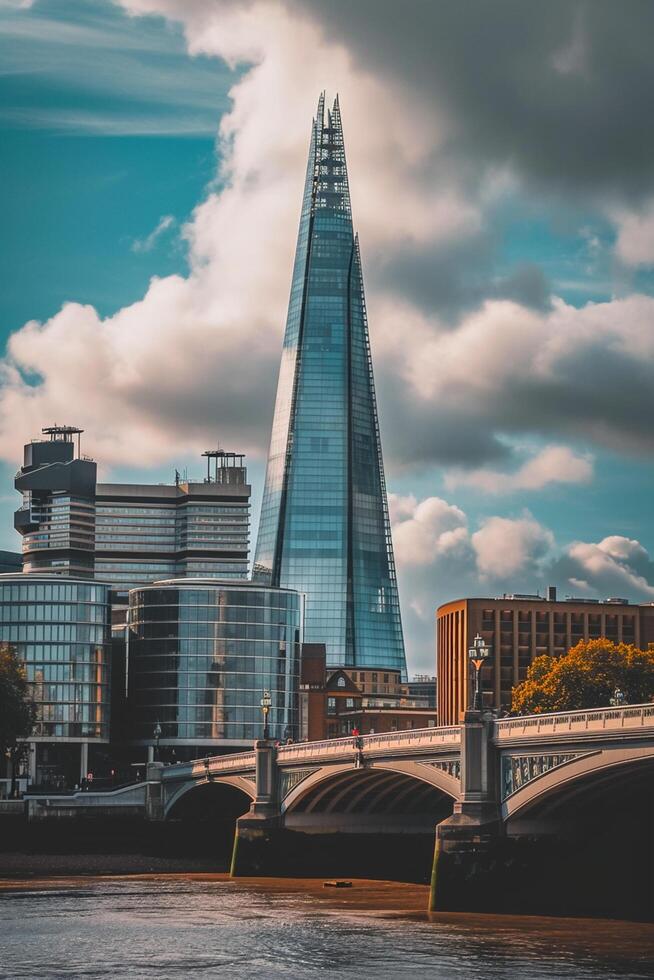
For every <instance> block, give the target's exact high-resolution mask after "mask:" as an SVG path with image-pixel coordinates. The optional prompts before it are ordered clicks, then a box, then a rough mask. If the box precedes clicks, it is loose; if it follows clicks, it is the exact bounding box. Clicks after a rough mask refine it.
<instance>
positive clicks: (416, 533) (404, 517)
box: [389, 494, 469, 566]
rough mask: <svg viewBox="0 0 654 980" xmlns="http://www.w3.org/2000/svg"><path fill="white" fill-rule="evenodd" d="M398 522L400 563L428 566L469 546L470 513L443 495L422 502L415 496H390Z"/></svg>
mask: <svg viewBox="0 0 654 980" xmlns="http://www.w3.org/2000/svg"><path fill="white" fill-rule="evenodd" d="M389 509H390V514H391V520H392V521H394V522H395V532H394V538H393V540H394V543H395V556H396V558H397V561H398V564H400V565H411V566H415V565H428V564H430V563H431V562H432V561H433V560H434V558H435V557H436V556H445V555H450V556H451V555H452V553H453V552H456V551H459V550H460V549H461V548H465V547H466V546H467V545H468V541H469V536H468V529H467V518H466V515H465V514H464V513H463V511H462V510H460V509H459V508H458V507H455V506H453V505H451V504H448V503H447V502H446V501H445V500H442V499H441V498H440V497H428V498H427V499H426V500H423V501H421V502H420V503H418V502H417V501H416V499H415V497H398V496H397V495H395V494H391V495H390V497H389Z"/></svg>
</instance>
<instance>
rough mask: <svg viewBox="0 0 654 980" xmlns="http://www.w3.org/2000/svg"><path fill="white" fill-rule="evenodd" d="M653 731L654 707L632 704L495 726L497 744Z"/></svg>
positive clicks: (506, 721) (530, 717) (501, 722)
mask: <svg viewBox="0 0 654 980" xmlns="http://www.w3.org/2000/svg"><path fill="white" fill-rule="evenodd" d="M643 730H644V731H646V732H649V731H651V732H652V733H654V704H631V705H628V706H625V707H624V708H593V709H591V710H588V711H558V712H554V713H551V714H549V713H548V714H542V715H527V716H525V717H524V718H503V719H501V720H498V721H496V722H495V741H496V742H508V741H511V740H513V739H516V740H518V739H520V740H522V739H525V738H530V739H531V738H533V739H547V738H548V737H554V738H561V737H564V736H566V735H568V734H571V733H572V734H575V733H576V734H584V733H588V734H589V735H593V734H597V735H600V734H601V733H604V732H605V733H607V734H611V733H615V734H616V735H618V734H620V733H621V732H637V731H643Z"/></svg>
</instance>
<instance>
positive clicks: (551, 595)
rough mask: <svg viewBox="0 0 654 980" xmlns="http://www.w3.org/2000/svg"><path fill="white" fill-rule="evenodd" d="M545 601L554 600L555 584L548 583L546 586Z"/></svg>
mask: <svg viewBox="0 0 654 980" xmlns="http://www.w3.org/2000/svg"><path fill="white" fill-rule="evenodd" d="M547 601H548V602H556V586H555V585H548V586H547Z"/></svg>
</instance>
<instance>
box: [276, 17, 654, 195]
mask: <svg viewBox="0 0 654 980" xmlns="http://www.w3.org/2000/svg"><path fill="white" fill-rule="evenodd" d="M288 3H289V5H290V6H292V7H294V8H295V9H296V10H299V11H304V12H306V13H308V14H309V16H310V17H311V18H312V19H314V20H316V21H318V22H319V23H320V24H321V25H322V26H323V29H324V30H325V32H326V33H327V35H328V36H330V37H332V38H334V39H336V40H338V41H341V42H342V43H344V44H345V45H346V46H347V48H348V50H349V51H350V52H351V53H352V54H353V56H354V57H355V58H357V59H359V61H360V62H361V63H362V64H363V65H364V66H365V67H368V68H369V69H370V70H372V71H373V72H374V73H375V74H377V75H382V76H384V75H385V76H386V77H389V78H390V77H393V78H394V80H395V81H397V82H399V83H400V84H401V85H403V86H409V87H410V89H411V90H412V93H413V95H414V97H415V98H416V99H418V100H420V101H421V102H422V103H423V105H425V104H426V105H428V104H429V103H430V102H431V103H432V104H433V105H434V107H435V109H436V110H437V112H438V113H442V112H445V114H446V117H447V120H448V122H449V126H450V144H449V152H450V153H451V154H452V156H453V158H457V157H458V158H459V159H460V160H462V161H465V163H466V166H469V165H470V162H471V161H477V163H478V165H479V167H480V168H484V167H486V166H488V165H505V164H508V165H510V166H511V167H512V168H514V169H515V170H516V171H517V172H518V173H519V174H520V175H522V176H523V177H524V178H526V179H527V180H528V181H529V180H532V179H533V180H535V181H538V182H546V183H548V184H552V185H556V186H559V187H560V188H562V189H573V190H574V191H575V192H576V193H578V192H582V193H590V194H593V193H595V192H600V193H604V192H609V193H610V194H614V195H615V196H617V197H624V198H630V197H638V196H640V195H642V194H643V193H645V192H647V191H649V190H650V189H651V187H652V184H653V182H654V168H652V157H653V155H654V129H652V127H651V125H649V118H650V114H651V99H652V91H653V88H654V59H653V58H652V37H654V4H653V3H651V2H650V0H626V2H623V3H617V2H615V0H592V2H579V0H550V2H548V3H541V4H537V3H525V2H524V0H495V2H493V3H489V2H486V0H467V2H436V3H435V2H433V0H409V2H406V3H398V2H397V0H357V2H356V3H349V2H347V3H346V2H345V0H288ZM381 108H382V107H380V109H381ZM434 118H435V120H436V113H435V116H434ZM389 124H391V125H392V120H390V121H389Z"/></svg>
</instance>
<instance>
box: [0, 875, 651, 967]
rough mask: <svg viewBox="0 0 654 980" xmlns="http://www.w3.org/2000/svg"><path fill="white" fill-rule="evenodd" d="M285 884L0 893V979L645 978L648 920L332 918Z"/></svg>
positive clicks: (360, 913) (107, 881)
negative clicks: (645, 922) (273, 887)
mask: <svg viewBox="0 0 654 980" xmlns="http://www.w3.org/2000/svg"><path fill="white" fill-rule="evenodd" d="M285 887H288V889H289V890H288V891H284V892H279V891H271V890H269V889H267V888H265V887H259V886H258V885H250V884H248V883H245V882H240V883H238V884H237V885H235V884H234V883H230V882H229V881H225V880H224V879H220V878H216V879H213V880H212V879H211V878H207V877H204V878H200V879H194V878H189V877H185V876H159V877H148V878H113V879H112V878H96V879H88V880H80V879H70V880H69V881H66V880H63V879H62V880H61V881H60V882H58V883H57V884H56V885H54V886H52V885H51V886H50V887H49V888H47V889H45V890H40V888H39V887H38V886H31V885H28V886H26V887H23V888H22V889H21V890H16V891H4V892H3V891H0V978H2V980H5V978H6V980H10V978H11V980H14V978H18V977H30V978H32V977H33V978H36V977H40V978H47V980H49V978H59V977H87V978H95V977H98V978H100V977H109V976H111V977H113V978H116V980H123V978H129V980H135V978H146V977H147V978H149V980H168V978H176V980H177V978H182V977H188V976H190V975H196V974H197V975H198V976H202V977H220V978H232V977H238V978H246V977H247V978H248V980H250V978H252V980H258V978H264V977H265V978H267V980H269V978H275V977H284V978H293V980H303V978H309V977H318V976H320V977H323V976H324V977H326V976H328V975H330V974H331V975H332V976H335V977H356V978H358V980H361V978H367V977H374V978H375V980H387V978H392V980H397V978H398V977H399V976H401V977H402V978H406V977H409V978H411V977H418V976H420V977H421V978H424V977H429V978H443V980H457V978H465V980H474V978H477V977H479V978H484V980H493V978H502V980H504V978H506V977H508V976H511V977H515V978H516V980H517V978H519V980H543V978H548V980H549V978H557V977H562V978H570V980H586V978H587V980H599V978H602V980H610V978H614V977H615V978H618V977H619V978H634V980H635V978H645V977H651V976H652V970H651V960H650V959H649V955H651V952H652V950H653V949H654V927H650V926H639V925H636V924H633V923H632V924H628V923H625V924H620V923H606V922H601V921H597V922H591V921H588V920H584V921H582V920H578V921H577V922H572V921H567V922H565V921H563V922H561V923H557V922H556V920H551V919H548V920H545V919H535V918H527V917H524V918H511V919H504V918H499V917H497V918H495V917H493V918H491V917H488V916H484V917H482V918H480V919H479V920H477V919H475V917H473V916H448V917H445V918H444V919H443V920H438V921H428V919H427V917H426V916H424V915H418V914H413V915H405V916H401V915H398V914H397V913H396V912H393V911H391V908H392V905H393V901H392V900H391V901H390V903H389V901H386V902H385V903H384V907H385V909H386V910H385V911H383V912H373V911H367V910H365V908H356V907H354V908H350V909H348V910H339V909H336V908H333V907H329V905H326V904H325V902H324V901H319V900H318V898H319V897H320V896H317V895H316V894H313V895H312V894H311V891H308V892H307V891H306V890H305V891H304V892H302V891H296V892H293V891H291V889H293V883H288V885H287V886H286V885H285ZM355 887H359V886H357V884H356V883H355ZM360 887H361V889H363V887H364V886H360ZM400 887H403V888H405V889H406V886H400ZM393 894H394V893H393V892H391V891H389V893H388V895H389V896H390V898H391V899H392V898H393ZM404 894H405V895H406V891H405V893H404ZM397 895H398V900H397V903H396V905H397V907H398V908H399V907H401V906H402V893H401V892H400V891H398V892H397ZM387 897H388V896H387ZM365 904H366V903H365V901H364V902H362V903H361V905H363V906H365ZM371 904H373V903H372V900H371ZM648 954H649V955H648Z"/></svg>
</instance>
